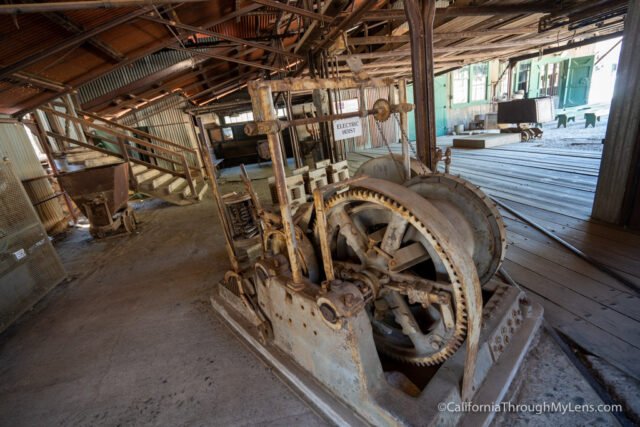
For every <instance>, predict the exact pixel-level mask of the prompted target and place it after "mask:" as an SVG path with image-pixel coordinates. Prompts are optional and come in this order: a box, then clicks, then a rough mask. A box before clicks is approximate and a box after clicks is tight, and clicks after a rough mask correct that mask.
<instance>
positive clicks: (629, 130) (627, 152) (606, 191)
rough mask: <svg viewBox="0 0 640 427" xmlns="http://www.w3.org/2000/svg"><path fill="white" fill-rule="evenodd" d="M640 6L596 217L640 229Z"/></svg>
mask: <svg viewBox="0 0 640 427" xmlns="http://www.w3.org/2000/svg"><path fill="white" fill-rule="evenodd" d="M639 31H640V4H639V3H638V2H637V1H631V2H629V9H628V12H627V18H626V19H625V25H624V38H623V39H622V48H621V51H620V61H619V63H618V76H617V78H616V83H615V88H614V92H613V100H612V102H611V110H610V113H609V121H608V124H607V133H606V136H605V140H604V151H603V153H602V162H601V165H600V175H599V177H598V185H597V187H596V196H595V201H594V204H593V213H592V215H593V217H594V218H596V219H599V220H601V221H605V222H609V223H614V224H619V225H628V226H631V227H632V228H635V229H640V169H639V167H638V165H639V164H640V55H638V49H640V38H638V36H637V35H638V32H639Z"/></svg>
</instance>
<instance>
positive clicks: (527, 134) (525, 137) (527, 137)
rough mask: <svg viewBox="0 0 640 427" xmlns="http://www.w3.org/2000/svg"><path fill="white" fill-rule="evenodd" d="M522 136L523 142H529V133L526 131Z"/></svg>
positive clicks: (521, 133)
mask: <svg viewBox="0 0 640 427" xmlns="http://www.w3.org/2000/svg"><path fill="white" fill-rule="evenodd" d="M520 136H521V137H522V142H527V141H528V140H529V132H527V131H526V130H523V131H522V132H520Z"/></svg>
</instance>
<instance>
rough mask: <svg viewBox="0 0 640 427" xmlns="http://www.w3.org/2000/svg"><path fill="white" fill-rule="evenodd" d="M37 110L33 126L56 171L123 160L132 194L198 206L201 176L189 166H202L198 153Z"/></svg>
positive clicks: (203, 186) (103, 123) (99, 122)
mask: <svg viewBox="0 0 640 427" xmlns="http://www.w3.org/2000/svg"><path fill="white" fill-rule="evenodd" d="M40 110H41V111H42V113H43V114H40V115H39V117H37V118H36V125H37V126H36V128H37V131H38V133H39V134H40V137H41V138H42V139H43V141H47V144H43V145H45V149H46V150H47V151H48V155H50V157H51V158H53V159H54V161H55V163H56V165H57V167H56V170H57V171H58V172H59V173H64V172H72V171H75V170H80V169H86V168H94V167H100V166H104V165H109V164H115V163H123V162H126V163H128V164H129V177H130V180H129V182H130V189H131V190H132V191H135V192H137V193H142V194H144V195H146V196H149V197H153V198H158V199H162V200H165V201H167V202H169V203H172V204H174V205H180V206H182V205H190V204H193V203H197V202H199V201H200V200H202V198H203V197H204V195H205V194H206V191H207V188H208V187H209V184H208V183H207V182H206V181H205V179H204V177H205V176H206V174H205V173H204V170H203V168H202V167H200V166H194V163H196V161H197V162H198V163H199V164H202V161H201V157H200V153H199V151H198V150H195V149H192V148H188V147H183V146H181V145H179V144H176V143H173V142H171V141H168V140H165V139H161V138H158V137H156V136H154V135H151V134H148V133H146V132H142V131H140V130H137V129H133V128H129V127H127V126H124V125H120V124H119V123H116V122H112V121H109V120H107V119H103V118H101V117H98V116H95V115H92V114H89V113H82V115H83V116H84V117H83V118H81V117H78V116H77V115H76V114H75V112H73V114H68V113H65V112H61V111H59V110H56V109H54V108H48V107H43V108H41V109H40ZM71 126H73V127H74V129H75V133H73V134H72V133H71V132H69V128H70V127H71ZM78 135H80V136H78ZM49 138H51V139H53V140H54V141H55V144H51V140H50V139H49ZM143 138H144V139H143ZM196 164H197V163H196Z"/></svg>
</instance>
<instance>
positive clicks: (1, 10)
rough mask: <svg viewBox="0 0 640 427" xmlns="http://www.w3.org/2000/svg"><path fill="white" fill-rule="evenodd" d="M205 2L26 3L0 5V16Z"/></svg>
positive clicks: (181, 0) (113, 0) (135, 0)
mask: <svg viewBox="0 0 640 427" xmlns="http://www.w3.org/2000/svg"><path fill="white" fill-rule="evenodd" d="M204 1H207V0H101V1H65V2H52V3H27V4H15V3H14V4H3V5H0V14H11V13H38V12H59V11H65V10H80V9H115V8H118V7H137V6H160V5H165V4H176V3H196V2H204Z"/></svg>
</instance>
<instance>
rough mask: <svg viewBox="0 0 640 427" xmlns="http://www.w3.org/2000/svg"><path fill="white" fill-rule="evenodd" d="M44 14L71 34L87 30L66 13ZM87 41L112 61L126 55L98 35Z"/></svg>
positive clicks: (28, 1)
mask: <svg viewBox="0 0 640 427" xmlns="http://www.w3.org/2000/svg"><path fill="white" fill-rule="evenodd" d="M22 1H23V2H25V3H29V4H32V3H35V0H22ZM42 16H44V17H45V18H47V19H48V20H49V21H51V22H53V23H54V24H56V25H57V26H59V27H61V28H64V29H65V30H67V31H68V32H70V33H71V34H81V33H83V32H85V31H86V30H85V29H84V28H83V27H82V26H80V25H78V24H76V23H75V22H74V21H72V20H71V19H69V17H68V16H66V15H65V14H64V13H61V12H51V13H44V14H42ZM86 43H87V44H88V45H90V46H92V47H93V48H94V49H96V50H97V51H98V52H99V53H101V54H103V55H105V56H106V57H107V58H109V59H111V60H112V61H115V62H118V61H122V60H123V59H124V56H122V54H121V53H120V52H118V51H117V50H115V49H114V48H113V47H111V46H109V45H108V44H107V43H105V42H103V41H101V40H100V39H98V38H96V37H91V38H89V39H87V40H86Z"/></svg>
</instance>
